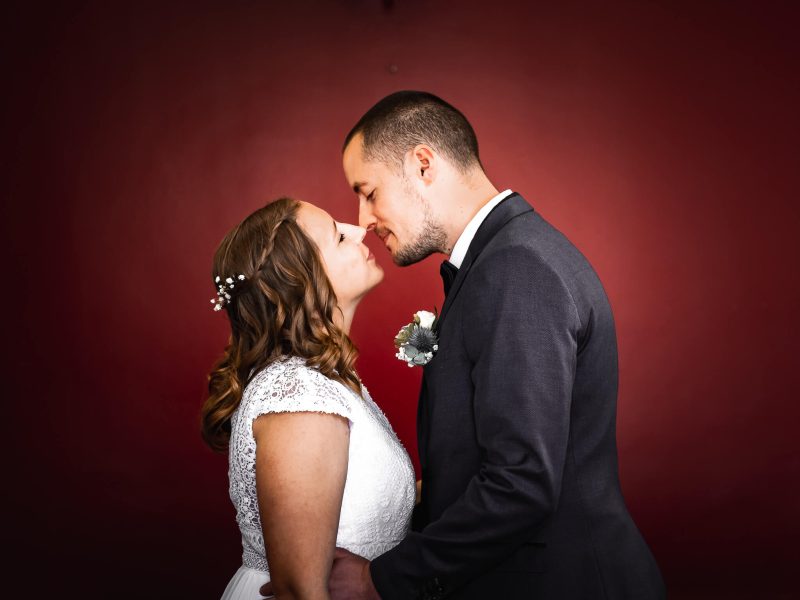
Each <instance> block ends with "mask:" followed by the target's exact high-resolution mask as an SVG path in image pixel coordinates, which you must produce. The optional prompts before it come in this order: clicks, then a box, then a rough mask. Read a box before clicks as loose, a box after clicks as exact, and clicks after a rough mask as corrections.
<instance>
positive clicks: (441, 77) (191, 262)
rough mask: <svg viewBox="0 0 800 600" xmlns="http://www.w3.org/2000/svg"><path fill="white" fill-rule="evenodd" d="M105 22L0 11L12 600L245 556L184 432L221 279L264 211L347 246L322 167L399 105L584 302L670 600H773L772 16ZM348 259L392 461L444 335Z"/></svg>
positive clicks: (788, 63)
mask: <svg viewBox="0 0 800 600" xmlns="http://www.w3.org/2000/svg"><path fill="white" fill-rule="evenodd" d="M108 4H109V3H98V4H96V5H93V4H85V5H84V4H82V3H71V5H70V6H62V7H61V8H53V7H48V8H45V7H44V6H41V7H39V8H30V7H28V8H26V9H24V10H21V9H8V8H5V9H3V10H4V11H5V14H4V19H3V24H4V29H5V33H4V34H3V36H2V37H3V39H2V42H0V43H2V45H3V60H4V62H5V63H6V69H5V73H6V74H7V75H6V77H5V78H4V79H5V81H4V88H5V92H4V98H3V102H4V110H3V117H2V118H3V130H4V134H3V146H4V147H5V148H4V150H3V152H4V154H5V155H6V157H5V160H4V164H3V172H4V174H3V189H4V191H3V224H2V227H3V238H4V241H5V242H6V243H7V244H8V248H7V251H6V254H5V257H4V258H5V260H4V263H5V265H4V278H3V279H4V288H5V289H4V293H3V297H4V301H3V306H4V309H5V314H6V317H5V322H6V335H5V336H4V337H5V339H6V351H7V357H6V359H5V361H4V365H5V367H4V369H5V377H4V379H5V382H6V386H5V388H6V392H5V393H4V399H5V400H4V405H5V406H6V408H5V410H6V415H7V421H6V426H5V427H4V430H5V435H6V436H7V440H8V443H7V450H6V455H7V457H8V463H9V465H8V467H7V469H6V481H5V484H6V489H7V492H6V494H5V495H6V503H8V507H7V511H6V514H5V520H6V522H7V525H6V526H5V527H4V529H6V531H7V532H8V533H7V534H6V536H5V539H6V547H7V548H10V549H11V551H12V553H13V554H14V555H15V556H16V560H14V562H13V565H14V568H13V570H12V578H13V579H14V581H16V577H15V575H14V573H16V574H17V576H18V577H19V581H24V582H25V584H24V586H23V587H24V589H27V590H28V592H27V593H22V592H20V591H18V592H17V595H16V597H38V596H39V595H41V593H47V594H48V595H51V594H52V595H55V596H60V597H65V596H66V597H71V596H80V597H91V596H93V595H95V594H98V595H99V593H98V590H100V589H106V590H108V586H110V585H113V586H115V588H116V592H115V593H105V594H102V597H106V598H110V597H120V598H122V597H125V598H127V597H148V598H216V597H219V594H220V593H221V591H222V588H223V587H224V585H225V583H226V581H227V579H228V578H229V577H230V575H231V574H232V573H233V571H234V570H235V568H236V567H237V565H238V564H239V546H238V544H239V541H238V536H237V529H236V524H235V522H234V520H233V516H234V515H233V511H232V508H231V506H230V504H229V500H228V498H227V480H226V475H227V474H226V461H225V459H224V457H218V456H214V455H212V454H211V453H210V452H209V451H208V450H206V449H205V448H204V447H203V446H202V444H201V442H200V438H199V436H198V434H197V423H196V419H197V412H198V408H199V406H200V404H201V402H202V399H203V388H204V376H205V372H206V370H207V368H208V367H209V365H210V364H211V363H212V361H213V360H214V358H215V357H216V355H217V353H218V352H219V351H220V350H221V348H222V346H223V344H224V342H225V337H226V333H225V328H226V325H225V322H224V318H223V317H222V316H221V315H219V314H216V313H213V312H212V311H211V309H210V303H209V298H210V297H211V296H212V292H213V288H212V285H211V282H210V277H209V269H210V259H211V255H212V252H213V250H214V248H215V245H216V244H217V242H218V241H219V240H220V238H221V237H222V235H223V234H224V233H225V231H226V230H227V229H228V228H229V227H230V226H232V225H233V224H234V223H235V222H237V221H238V220H239V219H241V218H242V217H243V216H245V215H246V214H247V213H249V212H250V211H251V210H253V209H254V208H256V207H258V206H260V205H261V204H263V203H264V202H266V201H267V200H269V199H271V198H274V197H275V196H277V195H280V194H291V195H296V196H298V197H300V198H304V199H307V200H310V201H312V202H315V203H318V204H320V205H321V206H323V207H325V208H326V209H328V210H329V211H331V212H332V213H333V214H334V215H335V216H336V217H337V218H339V219H343V220H350V221H354V220H355V219H356V203H355V199H354V198H353V197H352V194H351V192H350V191H349V190H348V188H347V185H346V183H345V180H344V177H343V175H342V173H341V168H340V163H339V156H340V144H341V141H342V138H343V136H344V135H345V134H346V132H347V131H348V129H349V127H350V126H351V125H352V124H353V123H354V122H355V120H356V119H357V118H358V117H359V116H360V115H361V113H362V112H363V111H364V110H366V109H367V108H368V107H369V106H370V105H371V104H372V103H373V102H374V101H376V100H377V99H379V98H380V97H382V96H383V95H385V94H387V93H389V92H391V91H394V90H397V89H404V88H416V89H425V90H430V91H432V92H434V93H437V94H439V95H441V96H443V97H444V98H446V99H448V100H450V101H451V102H453V103H454V104H455V105H456V106H458V107H460V108H461V109H462V110H463V111H464V112H465V113H466V114H467V116H468V117H469V118H470V119H471V120H472V123H473V124H474V126H475V128H476V130H477V132H478V136H479V139H480V142H481V150H482V156H483V159H484V163H485V166H486V168H487V170H488V173H489V175H490V177H491V178H492V180H493V181H494V182H496V184H497V185H498V186H499V187H500V188H501V189H502V188H504V187H513V188H514V189H515V190H518V191H520V192H522V193H523V194H524V195H525V196H526V197H527V198H528V199H529V200H531V201H532V202H533V204H534V205H535V207H536V208H537V209H538V210H539V211H540V212H541V213H543V214H544V215H545V217H546V218H548V219H549V220H550V221H551V222H552V223H554V224H555V225H556V226H557V227H559V228H560V229H561V230H562V231H564V232H565V233H566V234H567V235H568V236H569V237H570V238H571V239H572V240H573V241H574V242H575V243H576V244H577V245H578V247H580V248H581V249H582V250H583V251H584V253H585V254H586V255H587V256H588V257H589V258H590V260H591V261H592V263H593V264H594V265H595V267H596V269H597V271H598V272H599V274H600V276H601V278H602V279H603V281H604V283H605V285H606V288H607V290H608V293H609V296H610V298H611V301H612V305H613V307H614V310H615V314H616V318H617V324H618V334H619V344H620V368H621V387H620V400H619V447H620V464H621V470H622V481H623V486H624V491H625V494H626V497H627V500H628V503H629V506H630V509H631V511H632V513H633V515H634V517H635V518H636V521H637V522H638V524H639V525H640V527H641V529H642V531H643V533H644V535H645V537H646V538H647V540H648V541H649V542H650V544H651V546H652V548H653V551H654V553H655V555H656V557H657V558H658V560H659V562H660V564H661V566H662V568H663V571H664V575H665V577H666V580H667V583H668V586H669V588H670V590H671V591H672V597H673V598H716V597H727V598H730V597H742V598H745V597H778V596H779V594H780V593H781V592H785V593H786V594H787V597H788V593H789V592H790V591H791V590H792V589H793V587H794V586H793V585H792V583H791V582H792V581H794V578H793V577H792V568H793V567H796V565H797V559H798V556H797V542H796V538H797V535H798V533H800V531H798V519H797V516H796V512H797V509H798V506H800V502H799V501H800V493H799V492H798V476H800V464H799V462H798V458H797V452H796V446H793V444H792V441H793V439H794V433H795V432H794V430H795V429H796V427H797V423H798V416H800V409H798V406H797V392H796V382H795V379H794V377H795V376H796V374H797V373H798V367H799V366H800V365H799V364H798V360H797V355H796V351H795V342H796V340H797V336H798V318H797V310H798V306H800V302H799V300H800V298H799V296H800V281H798V269H797V265H796V257H797V250H796V244H797V240H796V238H797V233H798V229H799V227H798V226H799V225H800V218H799V213H798V208H797V203H796V202H797V193H796V189H797V186H796V183H797V181H796V178H797V172H798V171H797V169H798V166H797V159H798V151H797V137H798V135H797V134H798V128H797V125H798V118H797V106H798V105H800V102H799V100H800V97H799V96H800V93H799V92H798V79H797V66H798V65H797V60H796V59H797V45H796V43H795V42H794V41H793V39H794V36H795V34H796V32H795V26H794V22H793V20H792V19H791V18H790V17H791V16H792V15H791V14H790V10H789V3H787V4H786V5H784V6H782V5H780V4H777V3H756V2H751V3H734V2H703V3H689V2H687V3H678V4H676V3H667V2H626V3H607V2H598V3H586V2H582V3H571V2H561V3H537V2H517V3H514V2H504V1H499V0H498V1H494V2H463V1H462V2H458V3H445V2H424V1H422V0H407V1H397V2H388V1H387V2H379V1H377V0H375V1H367V0H361V1H356V0H351V1H345V0H338V1H334V0H329V1H327V2H309V1H299V2H293V3H283V5H282V6H279V7H276V6H273V3H270V2H266V1H263V2H257V1H238V2H209V1H207V0H204V1H202V2H192V3H188V4H185V5H183V6H179V5H178V4H176V3H165V4H169V5H170V6H169V7H165V6H159V4H158V3H153V4H152V5H149V6H148V5H146V4H141V3H127V4H128V5H127V6H117V7H115V8H113V9H112V8H109V7H108ZM759 4H760V5H761V6H759ZM767 4H768V5H769V6H766V5H767ZM371 244H372V246H373V248H374V250H375V251H376V254H377V256H378V257H379V260H380V262H381V263H382V264H383V265H384V267H385V269H386V275H387V277H386V281H385V283H384V285H383V286H382V287H380V288H379V289H378V290H376V291H375V292H374V293H373V294H372V296H371V297H369V298H368V299H367V300H366V301H365V302H364V303H363V305H362V309H361V310H360V313H359V315H358V316H357V322H356V324H355V328H354V337H355V339H356V341H357V342H358V344H359V345H360V347H361V350H362V358H361V362H360V365H361V366H360V369H361V372H362V375H363V377H364V379H365V380H366V382H367V384H368V385H369V386H370V389H371V390H372V392H373V395H374V396H375V397H376V398H377V400H378V402H379V403H380V404H381V405H382V406H383V408H384V409H385V411H386V413H387V414H388V416H389V417H390V419H391V420H392V422H393V423H394V424H395V426H396V428H397V430H398V432H399V434H400V436H401V438H402V439H403V440H404V441H405V443H406V445H407V447H408V448H409V450H410V451H411V452H412V454H414V453H415V442H414V415H415V405H416V388H417V384H418V381H419V372H418V371H411V370H409V369H407V368H405V367H404V366H403V365H401V364H400V363H399V362H397V361H396V360H395V359H394V357H393V348H392V345H391V340H392V336H393V335H394V333H395V332H396V330H397V328H398V327H399V326H400V325H401V324H402V323H404V322H406V321H407V320H408V318H409V317H410V314H411V313H412V312H413V311H414V310H417V309H421V308H431V307H433V305H439V306H441V302H442V294H441V292H440V291H439V281H438V276H437V267H438V261H436V260H430V261H428V262H426V263H425V264H422V265H418V266H415V267H412V268H408V269H405V270H400V269H398V268H396V267H394V266H393V265H391V263H390V261H389V259H388V257H387V255H386V254H385V252H384V250H383V249H381V248H378V247H377V246H375V244H374V243H371ZM415 458H416V457H415ZM32 573H35V574H36V575H35V577H36V579H35V580H34V582H33V585H29V583H30V582H29V581H28V580H27V579H26V577H27V576H28V575H29V574H32ZM6 583H8V582H6ZM46 584H47V585H46ZM16 585H17V584H16V583H12V584H11V586H12V587H14V586H16ZM148 588H149V589H150V591H149V592H146V593H145V592H143V590H145V589H148ZM757 589H761V590H762V592H760V594H756V593H755V592H754V590H757ZM34 592H36V594H35V595H34Z"/></svg>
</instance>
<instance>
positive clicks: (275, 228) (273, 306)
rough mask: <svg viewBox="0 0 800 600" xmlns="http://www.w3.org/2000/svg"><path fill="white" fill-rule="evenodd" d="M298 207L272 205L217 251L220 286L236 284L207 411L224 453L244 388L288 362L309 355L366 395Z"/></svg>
mask: <svg viewBox="0 0 800 600" xmlns="http://www.w3.org/2000/svg"><path fill="white" fill-rule="evenodd" d="M299 208H300V202H299V201H298V200H294V199H292V198H279V199H277V200H275V201H273V202H270V203H269V204H267V205H266V206H264V207H263V208H259V209H258V210H257V211H255V212H254V213H253V214H251V215H250V216H248V217H247V218H246V219H245V220H244V221H242V222H241V223H240V224H239V225H237V226H236V227H234V228H233V229H232V230H231V231H230V232H229V233H228V234H227V235H226V236H225V238H224V239H223V240H222V242H221V243H220V245H219V248H217V251H216V253H215V254H214V267H213V269H212V272H211V278H212V282H213V283H214V289H215V290H216V287H217V285H218V284H217V283H216V282H215V281H214V280H215V278H216V277H217V276H219V277H221V278H222V281H224V280H225V279H226V278H228V277H232V278H234V281H235V286H234V289H233V290H231V291H230V292H229V294H230V296H231V298H230V300H229V301H227V302H226V303H225V305H224V310H225V312H226V313H227V315H228V320H229V322H230V326H231V335H230V339H229V342H228V346H227V347H226V348H225V352H224V354H223V355H222V357H221V358H220V359H219V360H218V361H217V363H216V364H215V365H214V368H213V369H212V371H211V373H209V375H208V398H207V399H206V401H205V403H204V404H203V408H202V411H201V433H202V436H203V440H204V441H205V442H206V443H207V444H208V445H209V446H210V447H211V449H212V450H215V451H217V452H224V451H225V450H226V449H227V448H228V443H229V441H230V434H231V416H232V415H233V412H234V411H235V410H236V408H237V407H238V406H239V402H240V401H241V399H242V393H243V392H244V388H245V386H246V385H247V384H248V383H249V381H250V379H251V378H252V376H254V375H255V374H256V373H258V372H259V371H260V370H261V369H263V368H264V367H266V366H267V365H269V364H271V363H273V362H275V361H277V360H280V359H281V358H282V357H285V356H299V357H302V358H304V359H305V361H306V364H307V365H308V366H310V367H315V368H317V369H318V370H319V371H320V372H321V373H322V374H323V375H325V376H327V377H329V378H331V379H334V380H336V381H339V382H341V383H343V384H344V385H346V386H348V387H349V388H351V389H352V390H354V391H355V392H356V393H359V394H360V393H361V383H360V381H359V379H358V376H357V375H356V372H355V368H354V363H355V360H356V358H357V356H358V351H357V349H356V347H355V345H354V344H353V343H352V342H351V341H350V338H349V337H348V336H347V334H346V333H345V332H344V331H342V329H341V328H340V327H338V326H337V325H336V324H335V323H334V321H333V314H334V311H336V310H338V306H337V300H336V295H335V294H334V292H333V287H332V286H331V283H330V281H329V280H328V276H327V275H326V273H325V268H324V266H323V262H322V258H321V257H320V254H319V249H318V248H317V245H316V244H315V243H314V241H313V240H312V239H311V238H310V237H309V236H308V235H306V233H305V232H304V231H303V230H302V229H301V228H300V225H298V223H297V212H298V209H299ZM239 274H241V275H244V276H245V279H244V281H240V280H239V279H237V276H238V275H239Z"/></svg>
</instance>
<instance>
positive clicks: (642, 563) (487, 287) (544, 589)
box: [370, 194, 665, 600]
mask: <svg viewBox="0 0 800 600" xmlns="http://www.w3.org/2000/svg"><path fill="white" fill-rule="evenodd" d="M437 328H438V332H439V350H438V352H437V354H436V355H435V356H434V358H433V360H431V362H430V363H429V364H428V365H427V366H425V368H424V369H425V371H424V376H423V381H422V390H421V394H420V402H419V412H418V424H417V425H418V437H419V440H418V442H419V455H420V463H421V466H422V480H423V485H422V502H421V504H420V505H419V506H418V507H417V510H416V514H415V526H414V527H413V531H412V532H411V533H410V534H409V535H408V537H407V538H406V539H405V540H404V541H403V542H401V543H400V544H399V545H398V546H397V547H395V548H394V549H392V550H390V551H389V552H387V553H385V554H383V555H382V556H379V557H378V558H376V559H375V560H374V561H373V562H372V564H371V567H370V570H371V574H372V578H373V581H374V583H375V586H376V588H377V589H378V591H379V593H380V594H381V597H382V598H383V599H384V600H401V599H404V600H405V599H410V598H420V599H430V600H433V599H436V598H453V599H473V598H474V599H479V598H480V599H481V600H494V599H499V600H506V599H508V600H513V599H516V598H525V599H528V598H530V599H538V598H548V599H549V598H553V599H558V600H579V599H583V598H586V599H592V600H596V599H601V598H608V599H615V598H641V599H648V600H649V599H654V598H663V597H664V595H665V592H664V585H663V582H662V579H661V575H660V573H659V570H658V566H657V565H656V562H655V560H654V559H653V556H652V554H651V553H650V550H649V549H648V547H647V545H646V544H645V542H644V540H643V539H642V536H641V535H640V533H639V531H638V530H637V528H636V525H635V524H634V522H633V520H632V519H631V517H630V515H629V514H628V511H627V509H626V507H625V502H624V500H623V497H622V492H621V490H620V485H619V477H618V469H617V446H616V433H615V421H616V404H617V342H616V334H615V329H614V319H613V316H612V313H611V307H610V306H609V303H608V299H607V297H606V294H605V292H604V290H603V286H602V284H601V283H600V280H599V279H598V277H597V274H596V273H595V272H594V269H592V267H591V265H590V264H589V263H588V261H587V260H586V258H585V257H584V256H583V255H582V254H581V253H580V252H579V251H578V250H577V249H576V248H575V246H573V245H572V244H571V243H570V242H569V240H567V239H566V238H565V237H564V236H563V235H562V234H561V233H560V232H559V231H557V230H556V229H555V228H554V227H552V226H551V225H550V224H549V223H547V222H546V221H545V220H544V219H542V217H541V216H539V214H538V213H536V212H535V211H534V210H533V208H532V207H531V206H530V205H529V204H528V203H527V202H526V201H525V200H524V199H523V198H522V197H521V196H520V195H518V194H512V195H511V196H509V197H508V198H506V199H505V200H504V201H503V202H501V203H500V204H499V205H498V206H497V207H495V208H494V210H493V211H492V212H491V213H490V214H489V215H488V217H487V218H486V220H485V221H484V222H483V224H482V225H481V227H480V228H479V229H478V231H477V233H476V235H475V238H474V239H473V240H472V243H471V245H470V247H469V250H468V252H467V255H466V258H465V259H464V262H463V264H462V266H461V268H460V269H459V272H458V275H457V276H456V279H455V281H454V282H453V285H452V288H451V290H450V292H449V294H448V296H447V299H446V301H445V304H444V306H443V308H442V313H441V316H440V318H439V322H438V326H437Z"/></svg>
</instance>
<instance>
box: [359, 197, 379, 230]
mask: <svg viewBox="0 0 800 600" xmlns="http://www.w3.org/2000/svg"><path fill="white" fill-rule="evenodd" d="M377 223H378V222H377V220H376V219H375V215H373V214H372V209H371V208H370V206H369V204H368V203H367V202H366V201H364V200H361V202H359V204H358V224H359V225H360V226H361V227H363V228H364V230H365V231H372V230H373V229H375V226H376V225H377Z"/></svg>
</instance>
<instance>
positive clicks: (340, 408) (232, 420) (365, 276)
mask: <svg viewBox="0 0 800 600" xmlns="http://www.w3.org/2000/svg"><path fill="white" fill-rule="evenodd" d="M364 235H365V230H364V229H362V228H361V227H357V226H355V225H347V224H344V223H339V222H337V221H335V220H333V219H332V218H331V216H330V215H329V214H328V213H326V212H325V211H324V210H322V209H320V208H317V207H315V206H313V205H312V204H308V203H306V202H301V201H298V200H293V199H290V198H280V199H278V200H276V201H274V202H271V203H270V204H268V205H266V206H265V207H263V208H260V209H258V210H257V211H255V212H254V213H253V214H251V215H250V216H248V217H247V218H246V219H245V220H244V221H242V222H241V223H240V224H239V225H238V226H236V227H235V228H234V229H233V230H232V231H230V232H229V233H228V234H227V235H226V236H225V238H224V239H223V240H222V242H221V244H220V246H219V248H218V249H217V251H216V253H215V255H214V267H213V274H212V276H213V278H214V285H215V286H216V288H217V297H216V298H215V299H213V300H212V303H213V304H214V307H213V308H214V310H219V311H225V312H226V314H227V316H228V320H229V322H230V326H231V336H230V342H229V345H228V347H227V348H226V349H225V352H224V354H223V356H222V357H221V358H220V359H219V361H218V362H217V364H216V365H215V367H214V369H213V370H212V372H211V373H210V375H209V383H208V390H209V395H208V399H207V400H206V402H205V404H204V406H203V409H202V435H203V438H204V440H205V441H206V443H207V444H208V445H209V446H210V447H211V448H212V449H214V450H217V451H220V452H225V451H227V452H228V460H229V471H228V473H229V479H230V497H231V500H232V501H233V504H234V506H235V508H236V520H237V523H238V525H239V529H240V530H241V534H242V547H243V553H242V566H241V567H240V568H239V570H238V571H237V572H236V574H235V575H234V576H233V578H232V579H231V580H230V582H229V583H228V586H227V588H226V589H225V592H224V593H223V596H222V598H223V600H250V599H259V598H262V596H261V594H260V593H259V591H258V590H259V587H260V586H261V585H263V584H264V583H266V582H271V585H272V589H273V590H274V592H275V594H276V595H277V597H279V598H281V599H284V598H286V599H292V600H296V599H302V600H316V599H327V598H329V596H328V576H329V574H330V569H331V564H332V562H333V557H334V551H335V549H336V548H337V547H340V548H344V549H345V550H348V551H350V552H352V553H354V554H358V555H361V556H363V557H365V558H367V559H372V558H375V557H376V556H378V555H380V554H382V553H384V552H386V551H387V550H389V549H390V548H392V547H394V546H395V545H397V544H398V543H399V542H400V541H401V540H402V539H403V537H404V536H405V535H406V532H407V531H408V528H409V525H410V519H411V511H412V509H413V507H414V501H415V482H414V470H413V467H412V465H411V462H410V460H409V457H408V454H407V453H406V451H405V449H404V448H403V446H402V445H401V444H400V442H399V440H398V439H397V436H396V435H395V433H394V432H393V431H392V428H391V426H390V425H389V423H388V421H387V420H386V417H385V416H384V415H383V413H382V412H381V411H380V409H379V408H378V407H377V406H376V405H375V403H374V402H373V401H372V399H371V398H370V396H369V393H368V392H367V390H366V388H365V387H364V386H363V385H362V383H361V381H360V380H359V378H358V375H357V373H356V370H355V361H356V357H357V351H356V349H355V347H354V346H353V343H352V342H351V341H350V338H349V337H348V333H349V331H350V325H351V323H352V321H353V316H354V314H355V310H356V307H357V306H358V303H359V301H360V300H361V299H362V298H363V297H364V296H365V295H366V294H367V292H369V291H370V290H371V289H372V288H374V287H375V286H376V285H377V284H378V283H380V281H381V280H382V279H383V271H382V269H381V267H380V266H378V265H377V264H376V262H375V259H374V257H373V256H372V253H371V252H370V251H369V249H368V248H367V247H366V246H365V245H364V244H363V243H362V240H363V238H364Z"/></svg>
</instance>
